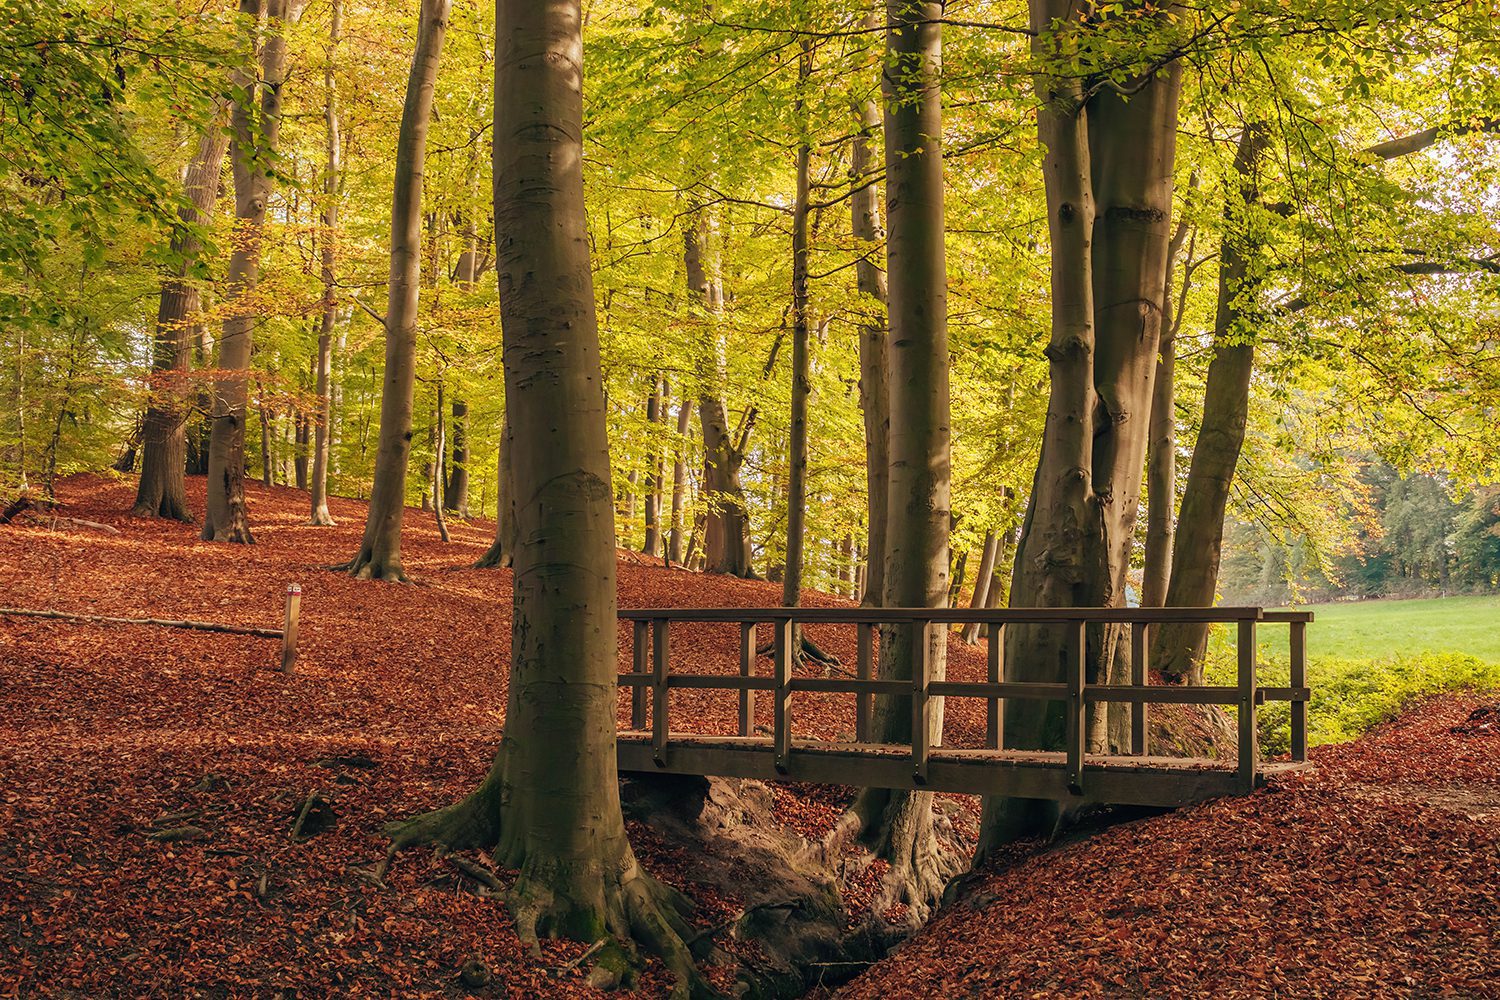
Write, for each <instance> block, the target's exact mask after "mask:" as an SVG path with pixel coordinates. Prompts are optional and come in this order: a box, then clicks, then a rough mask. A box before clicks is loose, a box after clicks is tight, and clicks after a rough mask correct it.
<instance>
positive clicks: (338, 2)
mask: <svg viewBox="0 0 1500 1000" xmlns="http://www.w3.org/2000/svg"><path fill="white" fill-rule="evenodd" d="M343 26H344V0H333V9H332V12H331V14H330V19H329V26H328V56H327V60H326V62H325V64H324V67H323V124H324V131H325V136H326V145H327V165H326V173H325V174H324V177H323V199H324V201H323V243H322V269H323V273H322V278H323V315H322V319H321V320H320V322H319V325H318V357H317V360H316V362H315V370H316V383H317V385H316V389H317V394H318V413H317V417H316V419H315V420H314V421H313V452H312V484H311V486H312V513H311V516H310V518H309V520H310V521H311V523H313V524H316V525H324V526H327V525H332V524H333V515H332V514H330V513H329V512H328V460H329V456H330V454H331V452H332V450H333V331H334V325H335V324H336V323H337V322H338V298H337V296H336V293H335V291H334V289H335V287H336V283H337V277H336V274H335V269H336V267H337V264H338V252H337V248H336V246H335V241H336V240H337V238H338V227H339V197H340V195H341V185H340V181H339V171H340V169H341V162H340V161H341V159H342V157H343V150H342V142H341V140H340V137H339V115H338V85H337V81H336V80H335V79H334V72H333V71H334V56H335V54H336V53H337V52H338V47H339V42H340V41H341V40H342V38H343Z"/></svg>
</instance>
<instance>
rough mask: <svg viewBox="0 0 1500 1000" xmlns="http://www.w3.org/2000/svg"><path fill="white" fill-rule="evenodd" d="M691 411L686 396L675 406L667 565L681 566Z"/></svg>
mask: <svg viewBox="0 0 1500 1000" xmlns="http://www.w3.org/2000/svg"><path fill="white" fill-rule="evenodd" d="M692 416H693V410H692V407H691V406H690V405H689V402H688V396H687V395H686V394H684V395H683V397H682V402H681V403H679V404H678V405H677V438H676V441H675V442H674V444H673V449H672V454H673V459H672V523H671V528H670V531H669V532H668V534H667V565H669V566H671V565H674V564H675V565H679V566H680V565H682V555H683V547H682V546H683V532H684V527H685V526H684V525H683V523H682V521H683V511H684V510H685V509H686V507H687V490H688V481H687V461H688V454H687V453H688V437H687V436H688V430H689V429H690V428H691V426H692Z"/></svg>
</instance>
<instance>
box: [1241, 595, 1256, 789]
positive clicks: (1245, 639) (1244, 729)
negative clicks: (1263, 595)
mask: <svg viewBox="0 0 1500 1000" xmlns="http://www.w3.org/2000/svg"><path fill="white" fill-rule="evenodd" d="M1237 646H1238V650H1237V651H1238V653H1239V668H1240V669H1239V697H1240V766H1239V779H1240V787H1241V788H1242V789H1244V790H1245V791H1247V792H1251V791H1254V790H1255V775H1256V772H1257V771H1258V770H1259V768H1260V741H1259V734H1258V732H1257V731H1256V727H1255V622H1253V621H1242V622H1240V632H1239V639H1238V642H1237Z"/></svg>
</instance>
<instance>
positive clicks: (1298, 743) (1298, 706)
mask: <svg viewBox="0 0 1500 1000" xmlns="http://www.w3.org/2000/svg"><path fill="white" fill-rule="evenodd" d="M1291 653H1292V676H1291V685H1292V687H1294V688H1305V687H1307V623H1306V622H1292V636H1291ZM1291 710H1292V713H1291V714H1292V760H1295V761H1305V760H1307V702H1305V701H1293V702H1292V704H1291Z"/></svg>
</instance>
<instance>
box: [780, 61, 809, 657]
mask: <svg viewBox="0 0 1500 1000" xmlns="http://www.w3.org/2000/svg"><path fill="white" fill-rule="evenodd" d="M797 65H798V89H797V97H796V99H795V100H794V102H793V111H792V114H793V117H794V118H795V119H797V120H798V121H801V120H802V117H803V116H804V115H805V114H806V98H805V96H804V94H803V90H804V89H805V87H806V84H807V79H808V77H809V76H811V74H812V43H811V41H809V40H804V41H803V43H802V54H801V57H800V58H799V60H798V63H797ZM811 172H812V147H811V146H810V145H809V144H808V143H807V141H806V140H804V141H803V142H802V143H801V144H800V145H798V147H797V193H796V196H795V198H794V199H793V202H792V412H791V423H790V429H789V433H788V435H787V493H786V565H785V568H784V570H783V572H782V575H781V603H782V605H783V606H785V607H788V608H795V607H796V606H797V605H798V604H800V603H801V601H802V568H803V566H802V564H803V555H802V550H803V548H804V544H805V542H806V534H807V527H806V522H807V406H808V397H809V396H811V395H812V371H811V362H810V361H809V358H808V350H809V346H810V345H809V339H810V334H811V323H810V320H809V317H808V311H809V307H810V304H809V302H808V287H807V271H808V266H807V263H808V245H807V216H808V200H809V192H810V190H811V184H812V173H811ZM799 638H800V637H799ZM793 648H794V649H798V650H800V648H801V647H800V642H799V643H798V644H797V645H795V646H794V647H793Z"/></svg>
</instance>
